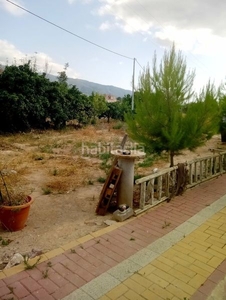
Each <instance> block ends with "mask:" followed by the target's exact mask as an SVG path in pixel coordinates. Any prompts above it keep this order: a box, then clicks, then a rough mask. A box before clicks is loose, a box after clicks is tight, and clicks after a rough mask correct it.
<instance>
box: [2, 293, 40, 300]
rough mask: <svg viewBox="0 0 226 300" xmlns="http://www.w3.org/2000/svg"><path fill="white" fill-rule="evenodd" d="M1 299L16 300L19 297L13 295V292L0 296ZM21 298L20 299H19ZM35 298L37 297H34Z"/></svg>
mask: <svg viewBox="0 0 226 300" xmlns="http://www.w3.org/2000/svg"><path fill="white" fill-rule="evenodd" d="M0 299H1V300H18V299H19V298H17V297H16V296H15V295H13V294H8V295H5V296H3V297H2V298H0ZM20 300H21V299H20ZM35 300H37V299H35Z"/></svg>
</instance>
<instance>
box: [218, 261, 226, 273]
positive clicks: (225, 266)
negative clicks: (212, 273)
mask: <svg viewBox="0 0 226 300" xmlns="http://www.w3.org/2000/svg"><path fill="white" fill-rule="evenodd" d="M217 270H219V271H222V272H226V259H225V260H224V261H223V262H222V263H221V264H220V265H219V266H218V267H217Z"/></svg>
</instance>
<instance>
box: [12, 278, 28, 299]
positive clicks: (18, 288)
mask: <svg viewBox="0 0 226 300" xmlns="http://www.w3.org/2000/svg"><path fill="white" fill-rule="evenodd" d="M10 287H11V288H12V289H13V294H14V295H15V296H17V297H18V298H23V297H25V296H28V295H29V294H30V292H29V291H28V290H27V289H26V288H25V287H24V286H23V285H22V284H21V283H20V282H13V283H11V284H10Z"/></svg>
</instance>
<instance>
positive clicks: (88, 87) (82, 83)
mask: <svg viewBox="0 0 226 300" xmlns="http://www.w3.org/2000/svg"><path fill="white" fill-rule="evenodd" d="M47 77H48V78H49V80H50V81H56V80H57V77H56V76H53V75H47ZM67 83H68V84H69V85H75V86H76V87H77V88H78V89H79V90H80V91H81V92H82V93H83V94H86V95H88V96H89V95H91V94H92V92H96V93H99V94H107V95H112V96H115V97H116V98H117V97H121V98H122V97H124V96H125V95H127V94H129V95H131V93H132V92H131V91H130V90H125V89H122V88H118V87H116V86H113V85H103V84H99V83H94V82H90V81H87V80H83V79H73V78H68V80H67Z"/></svg>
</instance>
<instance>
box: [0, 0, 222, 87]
mask: <svg viewBox="0 0 226 300" xmlns="http://www.w3.org/2000/svg"><path fill="white" fill-rule="evenodd" d="M10 1H11V0H10ZM12 2H14V3H15V4H18V5H20V6H22V7H24V8H25V9H27V10H29V11H31V12H33V13H35V14H37V15H39V16H41V17H42V18H45V19H47V20H48V21H50V22H53V23H55V24H57V25H58V26H61V27H63V28H65V29H67V30H69V31H71V32H72V33H74V34H75V35H77V36H80V37H82V38H84V39H86V40H89V41H90V42H92V43H95V44H97V45H99V46H102V47H104V48H107V49H109V50H111V51H113V52H116V53H118V54H120V55H115V54H113V53H111V52H109V51H105V50H103V49H102V48H99V47H96V46H94V45H92V44H91V43H88V42H86V41H84V40H82V39H80V38H78V37H76V36H73V35H71V34H68V33H67V32H65V31H62V30H60V29H59V28H56V27H54V26H52V25H50V24H48V23H46V22H44V21H42V20H40V19H39V18H36V17H34V16H33V15H31V14H29V13H27V12H25V11H24V10H21V9H19V8H17V7H16V6H15V5H13V4H11V3H10V2H8V1H7V0H0V20H1V21H0V22H1V26H0V64H3V65H5V64H6V62H8V64H12V63H16V64H20V63H21V62H24V61H26V60H27V59H31V58H33V60H34V59H35V60H36V62H37V68H38V70H39V71H40V72H42V71H45V70H47V72H48V73H51V74H57V72H59V71H62V70H63V68H64V64H65V63H69V68H68V69H67V74H68V76H69V77H72V78H80V79H85V80H89V81H92V82H97V83H101V84H106V85H114V86H118V87H122V88H125V89H131V82H132V73H133V58H136V60H137V61H138V63H136V64H135V85H137V82H138V76H139V74H140V72H141V71H142V69H141V67H140V66H142V67H145V66H146V65H147V63H149V64H150V66H151V65H152V60H153V56H154V53H155V52H156V54H157V58H158V60H159V61H160V59H161V57H162V55H163V53H164V50H165V49H169V48H170V47H171V46H172V43H173V42H174V43H175V45H176V49H177V50H181V51H182V53H183V55H184V57H185V58H186V61H187V66H188V68H189V69H190V70H193V69H195V70H196V79H195V88H196V90H197V91H199V89H200V88H201V87H202V86H204V85H205V84H206V83H207V81H208V80H209V79H211V80H212V81H214V82H215V83H216V85H218V84H220V83H221V82H225V77H226V26H225V20H226V1H224V0H215V1H213V0H189V1H184V0H158V1H157V0H39V1H37V0H12ZM121 55H122V56H121ZM124 56H126V57H124Z"/></svg>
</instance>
